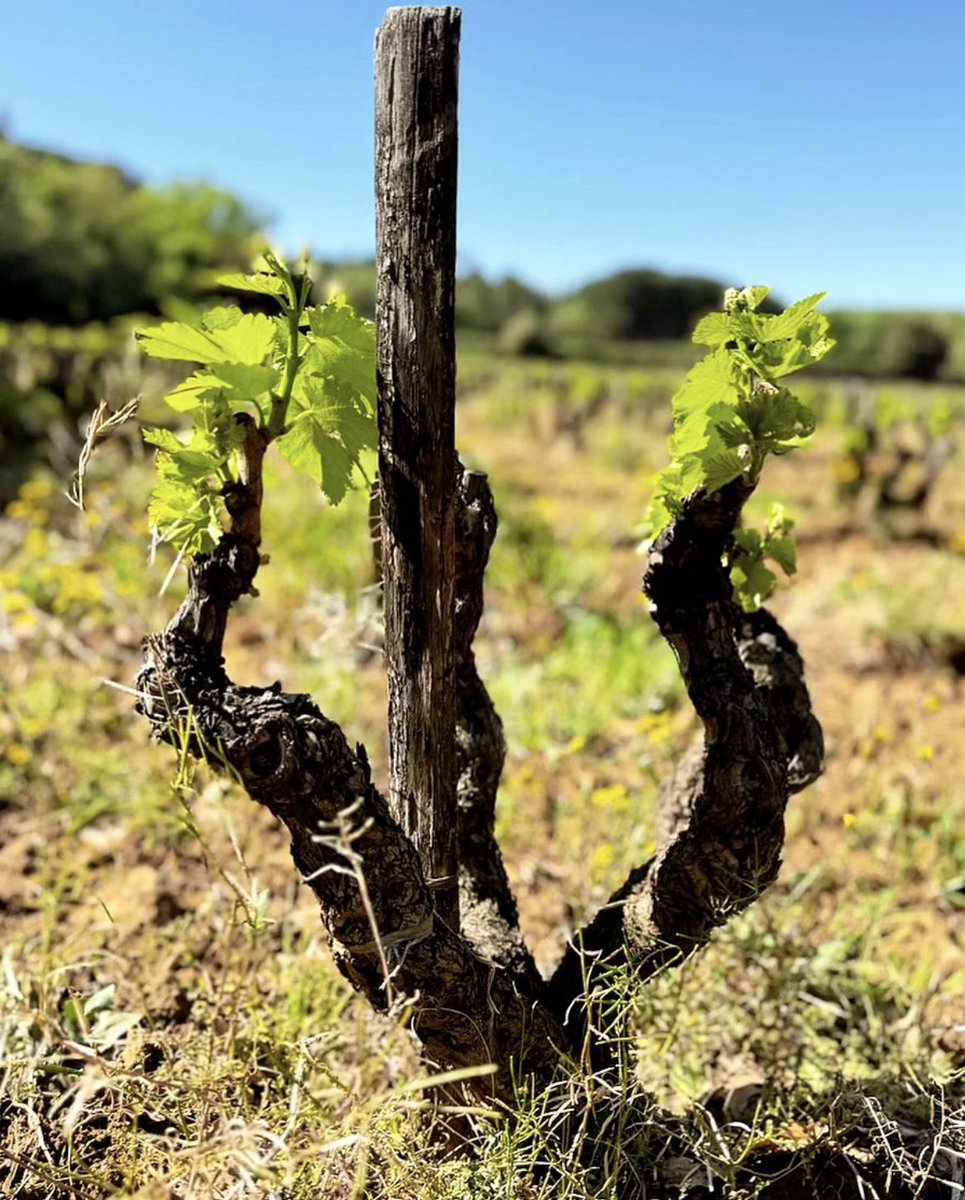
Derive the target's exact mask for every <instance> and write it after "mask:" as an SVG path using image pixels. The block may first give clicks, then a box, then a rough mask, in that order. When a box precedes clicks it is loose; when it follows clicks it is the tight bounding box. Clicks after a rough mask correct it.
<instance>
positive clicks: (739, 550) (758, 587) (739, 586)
mask: <svg viewBox="0 0 965 1200" xmlns="http://www.w3.org/2000/svg"><path fill="white" fill-rule="evenodd" d="M793 528H794V521H793V519H792V518H791V517H789V516H788V515H787V513H786V512H785V511H784V506H783V504H773V505H772V506H771V512H770V516H769V517H768V521H767V525H766V527H765V529H764V532H763V533H759V532H758V531H757V530H756V529H737V530H735V531H734V550H733V553H732V554H731V557H730V578H731V583H733V585H734V595H735V596H736V598H737V600H738V603H739V604H740V606H741V607H742V608H743V609H744V611H745V612H757V610H758V609H759V608H760V607H761V605H762V604H763V603H764V602H765V601H766V600H767V599H768V598H769V597H770V596H771V595H773V593H774V589H775V588H776V587H777V576H776V575H775V574H774V572H773V571H772V570H771V569H770V567H768V566H767V565H766V563H765V559H770V560H771V562H773V563H775V564H776V565H777V566H779V567H780V568H781V570H782V571H783V572H784V574H785V575H787V576H791V575H793V574H794V573H795V571H797V544H796V543H795V541H794V538H793V536H792V534H791V530H792V529H793Z"/></svg>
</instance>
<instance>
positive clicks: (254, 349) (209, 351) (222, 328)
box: [137, 308, 275, 365]
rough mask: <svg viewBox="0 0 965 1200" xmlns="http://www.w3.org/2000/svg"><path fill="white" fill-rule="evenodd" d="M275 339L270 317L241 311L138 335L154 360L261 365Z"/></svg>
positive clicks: (218, 311)
mask: <svg viewBox="0 0 965 1200" xmlns="http://www.w3.org/2000/svg"><path fill="white" fill-rule="evenodd" d="M274 339H275V324H274V322H273V321H272V319H271V318H270V317H266V316H265V315H264V313H243V312H242V311H241V309H238V308H215V309H211V310H209V311H208V312H206V313H205V314H204V316H203V317H201V319H200V321H199V322H198V324H197V325H188V324H187V323H186V322H184V321H167V322H165V323H164V324H162V325H155V326H152V327H151V328H149V329H141V330H138V332H137V340H138V343H139V344H140V347H141V349H142V350H143V351H144V353H145V354H148V355H150V356H151V358H172V359H177V360H180V361H181V362H196V363H247V364H251V365H254V364H260V363H262V362H263V361H264V359H265V356H266V355H267V354H268V352H269V351H270V350H271V348H272V345H273V342H274Z"/></svg>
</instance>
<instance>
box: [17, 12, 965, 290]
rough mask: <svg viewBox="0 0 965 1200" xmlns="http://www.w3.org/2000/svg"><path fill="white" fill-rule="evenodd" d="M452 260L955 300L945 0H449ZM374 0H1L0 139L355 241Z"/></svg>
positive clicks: (565, 273)
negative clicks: (457, 63)
mask: <svg viewBox="0 0 965 1200" xmlns="http://www.w3.org/2000/svg"><path fill="white" fill-rule="evenodd" d="M462 8H463V40H462V76H461V102H460V111H461V156H460V206H459V245H460V255H461V265H462V268H463V269H469V268H473V267H478V268H480V269H482V270H484V271H485V272H487V273H488V274H493V275H498V274H502V273H504V272H509V271H512V272H515V273H517V274H519V275H521V276H522V277H523V278H525V279H527V280H529V281H531V282H533V283H536V284H538V285H541V286H544V287H547V288H550V289H554V290H562V289H564V288H568V287H570V286H572V285H574V284H577V283H580V282H582V281H585V280H587V279H589V278H593V277H598V276H600V275H602V274H605V273H606V272H608V271H610V270H612V269H614V268H616V267H619V266H627V265H652V266H657V267H662V268H666V269H669V270H674V271H678V270H686V271H695V272H701V273H707V274H710V275H712V276H715V277H718V278H720V279H721V280H723V281H725V282H727V283H740V284H743V283H769V284H771V285H772V286H773V287H774V288H775V289H776V291H777V292H778V293H779V294H780V295H781V296H782V297H784V298H785V299H792V298H794V297H796V296H800V295H804V294H807V293H809V292H813V291H816V290H819V289H827V290H828V291H829V292H830V293H831V297H830V305H831V306H844V305H861V306H881V307H893V308H895V307H904V308H949V309H962V310H965V3H962V2H961V0H956V2H952V0H920V2H919V3H918V4H917V5H911V4H908V3H907V2H906V0H903V2H902V3H893V2H891V0H836V2H834V3H832V2H826V0H807V2H806V3H805V2H801V3H794V4H792V3H782V2H781V0H771V2H770V3H765V2H763V0H731V2H730V3H720V2H710V0H653V2H648V0H637V2H636V3H631V2H630V0H609V2H608V3H605V4H603V3H598V4H592V3H586V2H584V3H577V2H575V0H555V2H554V3H549V2H548V0H515V2H514V0H465V3H464V4H463V5H462ZM384 9H385V5H384V4H382V3H373V2H371V0H274V2H273V3H271V4H266V3H254V2H252V0H233V2H232V3H227V2H226V0H194V2H188V0H166V3H165V4H163V5H157V6H154V5H147V4H137V3H131V0H126V2H125V3H120V2H119V0H86V2H85V3H83V4H78V3H77V0H69V2H68V0H33V2H32V3H29V4H28V3H25V2H18V3H10V4H8V5H6V6H5V11H4V35H5V36H4V44H3V48H2V50H0V120H2V121H3V122H4V123H5V124H6V127H7V130H8V132H9V133H10V134H11V135H12V136H13V137H15V138H17V139H19V140H22V141H26V142H29V143H33V144H38V145H43V146H48V147H52V148H56V149H59V150H63V151H65V152H68V153H72V154H77V155H84V156H92V157H97V158H101V159H109V160H112V161H115V162H119V163H121V164H123V165H124V166H126V167H127V168H129V169H130V170H132V171H133V172H135V173H137V174H138V175H140V176H141V177H143V178H146V179H147V180H149V181H152V182H162V181H165V180H169V179H172V178H175V177H178V178H185V177H187V178H198V177H206V178H210V179H212V180H213V181H215V182H216V183H218V184H220V185H222V186H224V187H227V188H230V189H232V190H234V191H237V192H238V193H239V194H240V195H242V196H243V197H245V198H246V199H247V200H248V201H249V202H250V203H251V204H252V205H253V206H254V207H255V208H256V209H257V210H259V211H260V212H262V213H264V214H266V215H267V216H270V217H272V218H274V225H273V234H274V237H275V240H276V241H278V242H279V243H281V244H282V245H283V246H285V247H286V248H289V249H295V248H297V247H298V246H299V245H300V244H302V243H305V242H310V243H311V245H312V246H313V248H314V249H315V251H316V252H317V253H319V254H320V255H322V256H323V257H325V256H328V257H333V258H334V257H347V256H352V257H362V256H367V255H370V254H371V252H372V246H373V242H374V233H373V227H374V216H373V201H372V46H373V37H374V31H375V29H376V27H377V26H378V24H379V22H380V20H381V18H382V15H383V13H384Z"/></svg>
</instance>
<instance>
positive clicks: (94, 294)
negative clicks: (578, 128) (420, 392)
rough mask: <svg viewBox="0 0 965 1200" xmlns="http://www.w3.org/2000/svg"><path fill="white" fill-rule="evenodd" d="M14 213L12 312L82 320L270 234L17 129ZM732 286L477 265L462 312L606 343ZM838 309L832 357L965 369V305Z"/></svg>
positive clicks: (2, 272)
mask: <svg viewBox="0 0 965 1200" xmlns="http://www.w3.org/2000/svg"><path fill="white" fill-rule="evenodd" d="M0 215H2V220H0V322H15V323H19V322H26V321H34V322H42V323H43V324H45V325H51V326H77V325H83V324H86V323H89V322H95V321H97V322H104V321H111V320H112V319H113V318H115V317H118V316H122V315H124V314H128V313H141V314H145V313H146V314H150V313H157V312H161V311H163V310H164V309H165V307H166V306H168V305H169V304H170V303H171V302H172V301H188V302H191V301H195V300H199V299H201V298H202V297H203V296H205V295H207V296H210V294H211V286H212V285H211V280H212V277H213V274H214V271H215V270H216V269H218V268H226V267H227V268H233V267H242V266H246V265H247V263H248V262H249V261H250V259H251V256H252V254H253V252H254V250H255V249H256V247H257V244H258V242H259V241H260V240H261V238H262V236H263V235H262V234H261V232H260V230H261V222H260V220H259V219H258V217H257V216H256V215H255V214H253V213H252V212H251V211H250V209H249V208H248V207H247V206H246V205H245V204H244V203H243V202H242V201H240V200H239V199H238V198H237V197H235V196H233V195H231V194H230V193H227V192H224V191H221V190H219V189H218V188H215V187H212V186H210V185H209V184H206V183H191V184H185V183H176V184H171V185H169V186H167V187H163V188H152V187H147V186H145V185H143V184H142V183H140V182H138V181H137V180H136V179H133V178H132V177H131V176H129V175H128V174H126V173H125V172H124V171H122V170H120V169H119V168H118V167H115V166H109V165H103V164H100V163H90V162H81V161H77V160H74V159H70V158H67V157H65V156H63V155H60V154H53V153H50V152H48V151H43V150H36V149H31V148H28V147H25V146H20V145H17V144H16V143H15V142H13V141H11V140H10V139H9V138H7V137H5V136H3V135H2V134H0ZM314 270H315V274H316V277H317V282H318V284H319V288H320V291H321V293H322V294H323V295H324V294H325V293H332V292H336V291H338V292H344V293H345V294H346V295H347V296H348V298H349V300H350V301H351V302H352V303H353V304H354V305H355V306H356V308H358V309H359V311H360V312H362V313H364V314H366V315H367V316H372V315H373V314H374V310H375V267H374V263H372V262H344V263H332V264H329V263H325V264H319V265H316V267H315V268H314ZM727 282H729V283H747V282H756V281H753V280H751V281H747V280H730V281H727ZM723 289H724V283H723V282H722V281H720V280H715V279H707V278H702V277H698V276H687V275H671V274H667V273H664V272H661V271H656V270H652V269H649V268H632V269H627V270H622V271H618V272H616V273H615V274H612V275H609V276H607V277H606V278H603V279H598V280H594V281H592V282H590V283H587V284H586V285H584V286H583V287H580V288H578V289H576V290H574V291H572V292H569V293H567V294H565V295H562V296H551V295H549V294H548V293H545V292H542V291H540V290H538V289H536V288H534V287H532V286H530V285H529V284H526V283H524V282H522V281H521V280H519V279H517V278H515V277H513V276H511V275H510V276H506V277H504V278H502V279H497V280H490V279H487V278H486V277H485V276H483V275H482V274H480V273H479V272H478V271H474V272H471V273H469V274H466V275H464V276H463V277H462V278H461V279H460V280H459V282H458V284H457V289H456V311H457V323H458V325H459V328H460V329H461V330H463V331H466V332H468V333H470V334H478V335H480V336H481V337H486V338H489V339H490V340H491V342H492V344H494V345H496V346H498V347H499V348H501V349H502V350H504V351H506V352H509V353H515V354H528V355H543V356H556V357H561V356H578V357H582V358H589V359H593V358H606V357H609V356H610V352H611V351H612V350H613V349H614V348H618V349H619V348H623V349H625V350H627V351H628V352H630V353H631V354H632V350H633V347H634V346H639V345H640V344H641V343H646V342H658V341H668V342H669V341H676V342H680V341H682V340H683V339H686V338H687V337H688V336H689V334H690V331H691V330H692V329H693V326H694V324H695V323H696V321H697V320H699V318H700V317H701V316H703V314H704V313H706V312H708V311H710V310H711V309H713V308H716V307H717V305H718V304H719V302H720V297H721V295H722V292H723ZM832 322H833V331H834V335H835V337H836V338H837V340H838V348H837V350H836V351H835V353H834V354H833V355H832V356H831V358H830V359H829V361H828V363H827V370H829V371H832V372H835V373H846V374H856V375H867V376H888V377H899V378H915V379H923V380H928V379H943V378H944V379H965V314H943V313H893V312H844V313H836V314H834V313H833V314H832Z"/></svg>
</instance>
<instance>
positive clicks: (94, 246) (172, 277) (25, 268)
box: [0, 135, 261, 325]
mask: <svg viewBox="0 0 965 1200" xmlns="http://www.w3.org/2000/svg"><path fill="white" fill-rule="evenodd" d="M0 211H2V213H3V222H2V224H0V320H6V321H22V320H28V319H30V320H40V321H45V322H47V323H49V324H54V325H75V324H82V323H84V322H88V321H99V320H108V319H110V318H111V317H115V316H119V315H121V314H123V313H131V312H143V313H154V312H158V311H159V310H160V308H161V306H162V305H163V303H164V301H165V300H167V299H169V298H171V297H174V296H177V297H180V298H184V299H192V298H194V297H195V296H198V295H200V294H202V293H203V292H205V291H208V290H210V287H209V280H208V278H207V276H208V274H209V272H210V270H211V268H216V267H222V268H223V267H233V266H243V265H246V263H247V261H248V260H249V259H250V257H251V254H252V250H253V248H254V235H255V234H256V233H257V232H258V230H259V228H260V224H261V222H260V221H259V219H258V218H257V217H256V216H255V215H254V214H253V213H252V212H251V211H250V210H249V209H248V208H247V207H246V205H245V204H244V203H243V202H242V201H241V200H239V199H238V198H237V197H235V196H233V195H231V194H230V193H228V192H225V191H222V190H220V189H219V188H216V187H213V186H211V185H210V184H207V183H172V184H169V185H167V186H165V187H161V188H153V187H147V186H145V185H144V184H142V183H140V182H139V181H138V180H136V179H134V178H132V177H131V176H130V175H128V174H127V173H126V172H124V171H122V170H121V169H120V168H118V167H115V166H110V165H104V164H101V163H90V162H79V161H76V160H74V159H71V158H67V157H65V156H63V155H60V154H54V153H50V152H48V151H45V150H36V149H32V148H29V147H26V146H20V145H17V144H16V143H15V142H13V141H11V140H10V139H9V138H7V137H4V136H2V135H0Z"/></svg>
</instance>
